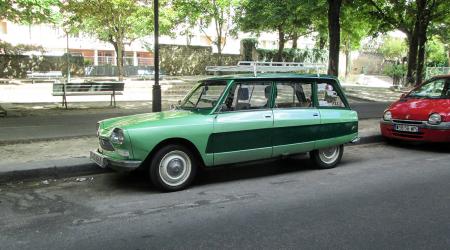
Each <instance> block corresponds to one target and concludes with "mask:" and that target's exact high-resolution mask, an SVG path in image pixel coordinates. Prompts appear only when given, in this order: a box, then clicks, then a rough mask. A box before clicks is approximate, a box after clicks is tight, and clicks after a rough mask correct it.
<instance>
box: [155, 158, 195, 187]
mask: <svg viewBox="0 0 450 250" xmlns="http://www.w3.org/2000/svg"><path fill="white" fill-rule="evenodd" d="M191 168H192V166H191V160H190V158H189V156H188V155H187V154H186V153H184V152H182V151H178V150H175V151H171V152H169V153H167V154H166V155H165V156H164V157H163V158H162V160H161V163H160V164H159V175H160V176H161V179H162V181H163V182H164V183H165V184H167V185H169V186H179V185H181V184H183V183H184V182H185V181H186V180H187V179H188V178H189V175H190V174H191Z"/></svg>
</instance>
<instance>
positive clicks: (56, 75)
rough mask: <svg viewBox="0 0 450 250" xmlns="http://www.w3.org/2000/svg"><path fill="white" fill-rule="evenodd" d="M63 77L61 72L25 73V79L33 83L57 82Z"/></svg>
mask: <svg viewBox="0 0 450 250" xmlns="http://www.w3.org/2000/svg"><path fill="white" fill-rule="evenodd" d="M62 77H63V74H62V73H61V71H47V72H40V71H38V72H33V71H27V78H28V79H30V80H31V83H34V82H35V81H36V80H59V79H61V78H62Z"/></svg>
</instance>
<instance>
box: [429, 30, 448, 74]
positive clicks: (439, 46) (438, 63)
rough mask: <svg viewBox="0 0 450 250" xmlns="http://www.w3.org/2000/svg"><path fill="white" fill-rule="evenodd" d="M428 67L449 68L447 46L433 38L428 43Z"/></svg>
mask: <svg viewBox="0 0 450 250" xmlns="http://www.w3.org/2000/svg"><path fill="white" fill-rule="evenodd" d="M426 54H427V57H426V58H427V66H429V67H447V66H448V57H447V55H448V54H447V49H446V46H445V45H444V44H443V43H442V42H441V40H440V39H438V38H437V37H433V38H432V39H430V40H429V41H428V43H427V48H426Z"/></svg>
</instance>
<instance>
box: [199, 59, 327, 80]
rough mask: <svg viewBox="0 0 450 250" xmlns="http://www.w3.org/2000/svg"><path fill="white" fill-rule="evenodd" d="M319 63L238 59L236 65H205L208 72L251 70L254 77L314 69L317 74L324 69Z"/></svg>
mask: <svg viewBox="0 0 450 250" xmlns="http://www.w3.org/2000/svg"><path fill="white" fill-rule="evenodd" d="M324 68H325V65H324V64H321V63H303V62H258V61H239V62H238V64H237V65H236V66H206V71H208V72H253V75H254V76H255V77H256V76H257V73H258V72H261V73H267V72H296V71H300V70H315V71H316V73H317V76H319V69H324Z"/></svg>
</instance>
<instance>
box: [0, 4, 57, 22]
mask: <svg viewBox="0 0 450 250" xmlns="http://www.w3.org/2000/svg"><path fill="white" fill-rule="evenodd" d="M58 4H59V1H58V0H2V1H0V20H8V21H11V22H15V23H27V24H31V23H42V22H52V21H53V18H54V14H55V12H57V11H58V7H57V6H58Z"/></svg>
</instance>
